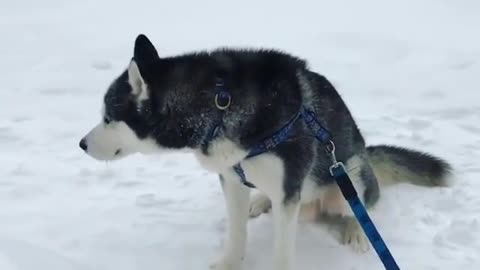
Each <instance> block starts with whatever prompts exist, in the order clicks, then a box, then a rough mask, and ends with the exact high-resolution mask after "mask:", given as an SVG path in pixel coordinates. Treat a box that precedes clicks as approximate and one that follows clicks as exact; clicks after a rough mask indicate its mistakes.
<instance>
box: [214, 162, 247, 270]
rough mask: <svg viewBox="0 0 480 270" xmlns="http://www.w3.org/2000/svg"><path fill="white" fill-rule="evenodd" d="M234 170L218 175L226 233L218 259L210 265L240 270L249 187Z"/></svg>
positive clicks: (243, 252) (245, 235)
mask: <svg viewBox="0 0 480 270" xmlns="http://www.w3.org/2000/svg"><path fill="white" fill-rule="evenodd" d="M238 178H239V177H238V176H237V175H236V174H234V172H233V171H232V172H228V173H224V174H222V175H221V176H220V180H221V183H222V188H223V193H224V195H225V201H226V204H227V219H228V221H227V234H226V239H225V243H224V251H223V255H222V256H221V258H220V260H219V261H218V262H217V263H216V264H214V265H212V267H211V269H215V270H240V269H241V268H242V264H243V258H244V257H245V248H246V240H247V221H248V211H249V200H250V189H249V188H248V187H246V186H244V185H243V184H242V183H241V182H240V179H238Z"/></svg>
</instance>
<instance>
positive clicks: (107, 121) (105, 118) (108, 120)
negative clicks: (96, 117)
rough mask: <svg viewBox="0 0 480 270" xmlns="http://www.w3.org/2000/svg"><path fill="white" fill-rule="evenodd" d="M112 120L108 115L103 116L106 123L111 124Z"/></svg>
mask: <svg viewBox="0 0 480 270" xmlns="http://www.w3.org/2000/svg"><path fill="white" fill-rule="evenodd" d="M110 121H111V120H110V119H109V118H108V117H106V116H104V117H103V122H104V123H105V124H106V125H108V124H110Z"/></svg>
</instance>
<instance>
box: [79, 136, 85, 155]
mask: <svg viewBox="0 0 480 270" xmlns="http://www.w3.org/2000/svg"><path fill="white" fill-rule="evenodd" d="M79 145H80V148H82V149H83V151H85V152H86V151H87V141H85V139H82V140H81V141H80V144H79Z"/></svg>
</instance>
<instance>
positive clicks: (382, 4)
mask: <svg viewBox="0 0 480 270" xmlns="http://www.w3.org/2000/svg"><path fill="white" fill-rule="evenodd" d="M479 12H480V2H478V1H476V0H457V1H447V0H422V1H419V0H403V1H381V0H362V1H356V0H349V1H347V0H337V1H327V0H323V1H318V0H317V1H311V2H308V1H291V2H290V3H283V2H281V1H273V0H270V1H262V2H261V1H245V0H243V1H236V2H234V3H228V2H227V1H220V0H214V1H209V0H204V1H191V2H190V1H188V2H187V1H184V2H182V1H154V0H151V1H147V0H144V1H114V0H104V1H97V0H84V1H66V0H41V1H35V0H16V1H1V2H0V36H1V39H0V59H1V60H2V64H1V65H0V74H1V75H0V89H1V90H0V91H1V98H0V269H1V270H97V269H102V270H103V269H104V270H136V269H142V270H150V269H152V270H153V269H172V270H177V269H208V265H209V262H210V261H211V259H213V258H215V255H216V254H217V253H218V251H219V250H220V246H221V239H222V236H223V230H224V216H225V213H224V204H223V197H222V194H221V190H220V186H219V184H218V180H217V177H216V176H215V175H212V174H209V173H206V172H205V171H203V170H202V169H201V168H200V167H199V166H198V165H197V164H196V162H195V160H194V159H193V157H191V156H189V155H186V154H171V155H165V156H149V157H143V156H133V157H131V158H128V159H126V160H122V161H119V162H115V163H109V164H103V163H99V162H96V161H94V160H93V159H91V158H89V157H88V156H87V155H85V154H84V153H82V151H81V150H80V148H79V147H78V145H77V144H78V141H79V139H80V138H81V137H82V136H83V135H84V134H85V133H86V132H87V131H88V130H89V129H90V128H91V127H92V126H93V125H94V124H96V123H97V121H99V120H100V114H99V111H100V105H101V98H102V95H103V93H104V91H105V90H106V87H107V86H108V85H109V83H110V82H111V80H112V79H113V78H114V77H115V76H117V75H118V74H119V73H120V72H121V71H122V70H123V69H124V68H125V67H126V66H127V64H128V62H129V59H130V57H131V56H132V50H133V40H134V38H135V37H136V35H137V34H138V33H145V34H147V35H148V36H149V37H150V38H151V40H152V41H153V42H154V43H155V45H156V46H157V48H158V51H159V53H160V54H161V55H172V54H177V53H182V52H185V51H190V50H199V49H209V48H214V47H217V46H225V45H227V46H235V47H237V46H238V47H239V46H249V47H256V46H265V47H274V48H281V49H283V50H286V51H289V52H292V53H295V54H297V55H299V56H301V57H304V58H306V59H308V60H309V61H310V66H311V67H312V68H313V69H314V70H316V71H318V72H320V73H323V74H325V75H326V76H327V77H328V78H329V79H330V80H332V81H333V82H334V83H335V85H336V87H337V89H338V91H339V92H340V93H341V94H342V96H343V97H344V99H345V100H346V102H347V104H348V105H349V106H350V108H351V110H352V112H353V113H354V115H355V117H356V119H357V120H358V123H359V125H360V128H361V129H362V130H363V132H364V134H365V137H366V139H367V140H368V142H369V143H370V144H377V143H389V144H395V145H401V146H407V147H414V148H416V149H421V150H425V151H428V152H431V153H433V154H436V155H439V156H441V157H444V158H446V159H447V160H449V161H450V162H451V163H452V164H453V165H454V166H455V168H456V170H457V172H456V178H457V180H456V182H455V183H454V185H453V186H452V187H450V188H438V189H428V188H421V187H415V186H411V185H406V184H405V185H400V186H396V187H392V188H390V189H388V190H385V191H384V193H383V199H382V201H381V203H380V204H379V206H378V208H377V209H376V210H375V211H374V212H373V213H372V216H373V218H374V219H375V221H376V223H377V226H378V228H379V230H380V231H381V232H382V234H383V236H384V238H385V239H386V241H387V242H388V244H389V246H390V248H391V251H392V252H393V254H394V255H395V257H396V258H397V260H398V262H399V264H400V266H401V267H402V269H409V270H424V269H462V270H470V269H472V270H473V269H480V258H479V257H480V256H479V254H480V195H479V193H480V180H479V179H480V163H479V158H480V127H479V126H478V125H479V123H480V105H479V104H478V102H479V100H480V94H479V89H480V81H479V74H480V38H479V37H478V30H479V27H480V17H479V16H478V14H479ZM271 223H272V222H271V217H270V216H268V215H264V216H261V217H260V218H258V219H256V220H253V221H252V222H251V223H250V225H249V230H250V234H249V244H248V255H247V259H246V266H247V267H246V269H270V268H269V267H270V258H271V247H272V235H271V225H272V224H271ZM337 237H338V235H336V234H335V232H331V231H330V229H329V228H327V227H325V226H315V225H311V224H302V225H301V226H300V228H299V233H298V252H297V253H298V256H297V260H298V268H297V269H305V270H308V269H312V270H314V269H315V270H319V269H339V270H342V269H344V270H351V269H382V266H381V264H380V263H379V261H378V259H377V258H376V256H375V255H374V252H373V251H371V252H369V253H368V254H364V255H359V254H355V253H354V252H353V251H351V250H350V249H349V248H348V247H345V246H342V245H340V244H339V243H338V241H337V239H336V238H337Z"/></svg>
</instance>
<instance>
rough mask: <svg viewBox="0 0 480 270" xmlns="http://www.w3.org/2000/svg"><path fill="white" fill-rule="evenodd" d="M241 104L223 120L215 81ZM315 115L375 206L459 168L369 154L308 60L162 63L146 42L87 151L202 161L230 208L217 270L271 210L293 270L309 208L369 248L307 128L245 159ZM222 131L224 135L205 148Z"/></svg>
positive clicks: (224, 56) (405, 155)
mask: <svg viewBox="0 0 480 270" xmlns="http://www.w3.org/2000/svg"><path fill="white" fill-rule="evenodd" d="M216 77H221V78H222V79H223V80H224V81H225V88H226V90H227V91H229V93H230V94H231V96H232V103H231V106H230V107H229V108H228V109H227V110H226V111H225V112H224V113H222V112H221V111H220V110H219V109H218V108H217V107H216V106H215V102H214V97H215V91H214V89H215V79H216ZM302 105H305V106H307V107H309V108H311V109H313V110H314V111H315V113H316V115H317V116H318V119H319V120H320V121H321V123H322V125H323V126H324V127H326V128H327V129H328V130H329V131H330V132H331V133H332V134H333V138H334V141H335V143H336V146H337V151H336V154H337V158H338V159H339V160H341V161H343V162H344V163H345V164H346V166H347V169H348V170H349V173H350V176H351V178H352V180H353V182H354V185H355V187H356V188H357V191H358V192H359V194H360V195H361V197H362V200H363V201H364V203H365V204H366V205H367V207H372V206H373V205H375V203H376V202H377V200H378V198H379V196H380V189H379V182H378V181H377V178H381V180H382V182H385V183H386V182H399V181H412V182H414V183H417V184H422V185H430V186H437V185H444V184H445V181H446V176H447V174H448V172H449V170H450V167H449V165H448V164H447V163H445V162H444V161H442V160H440V159H438V158H435V157H432V156H430V155H427V154H423V153H420V152H416V151H412V150H407V149H403V148H396V147H391V146H373V147H368V148H367V147H366V146H365V142H364V139H363V137H362V135H361V133H360V131H359V129H358V128H357V126H356V124H355V121H354V120H353V118H352V116H351V114H350V112H349V111H348V109H347V107H346V106H345V104H344V102H343V101H342V99H341V98H340V96H339V95H338V93H337V91H336V90H335V88H334V87H333V86H332V85H331V84H330V83H329V82H328V80H327V79H326V78H324V77H323V76H321V75H319V74H317V73H315V72H312V71H311V70H309V69H308V67H307V65H306V62H305V61H303V60H301V59H298V58H295V57H293V56H291V55H288V54H285V53H281V52H278V51H272V50H229V49H218V50H214V51H211V52H199V53H192V54H186V55H181V56H175V57H168V58H160V57H159V56H158V54H157V51H156V49H155V48H154V46H153V45H152V43H151V42H150V41H149V40H148V39H147V37H145V36H144V35H140V36H138V38H137V40H136V42H135V49H134V57H133V59H132V60H131V62H130V64H129V67H128V68H127V70H126V71H125V72H124V73H122V74H121V75H120V76H119V77H118V78H117V79H116V80H115V81H114V82H113V83H112V85H111V86H110V88H109V89H108V91H107V93H106V95H105V100H104V110H103V114H104V115H103V120H102V121H101V122H100V123H99V124H98V125H97V126H96V127H95V128H94V129H93V130H92V131H91V132H90V133H88V134H87V135H86V136H85V137H84V138H83V139H82V141H81V143H80V146H81V147H82V149H84V150H85V151H86V152H87V153H88V154H89V155H90V156H92V157H94V158H96V159H98V160H115V159H119V158H123V157H125V156H128V155H129V154H132V153H137V152H140V153H151V152H164V151H165V150H188V151H191V152H193V153H194V154H195V156H196V157H197V159H198V161H199V162H200V164H201V165H202V166H203V167H204V168H206V169H208V170H210V171H213V172H216V173H218V174H219V177H220V180H221V184H222V188H223V191H224V194H225V199H226V204H227V210H228V230H227V236H226V239H225V241H226V242H225V247H224V253H223V256H222V257H221V258H220V260H219V261H218V262H217V263H215V264H214V265H212V269H217V270H227V269H228V270H234V269H235V270H238V269H241V268H242V260H243V258H244V255H245V246H246V238H247V220H248V217H249V215H251V216H256V215H259V214H260V213H262V212H264V211H267V210H268V209H270V208H271V209H272V213H273V219H274V239H275V240H274V241H275V243H274V258H273V264H274V265H273V269H276V270H287V269H293V268H294V253H295V246H294V243H295V234H296V225H297V219H298V216H299V212H300V208H301V206H302V205H308V204H309V203H311V202H316V207H315V212H318V213H319V214H329V215H339V216H342V217H344V218H343V219H344V221H345V224H346V225H345V228H344V232H343V240H344V242H345V243H349V244H351V245H352V246H354V248H356V249H358V250H366V249H367V248H368V243H367V242H366V239H365V237H364V236H363V232H362V231H361V229H360V227H359V225H358V224H357V222H356V221H355V219H354V218H353V217H352V213H351V212H350V211H349V209H348V207H347V205H346V203H345V202H344V200H343V198H342V197H341V194H340V192H339V190H338V188H337V187H336V185H335V184H334V182H333V180H332V177H330V175H329V172H328V168H329V166H330V160H329V158H328V157H327V155H326V154H325V152H324V151H325V150H324V146H323V145H321V144H319V143H318V142H317V141H316V140H315V139H314V138H313V137H312V136H311V134H310V131H309V130H308V129H307V128H306V127H305V126H304V123H303V122H302V121H298V122H297V123H296V124H295V125H294V127H293V130H292V131H291V139H289V140H287V141H286V142H284V143H281V144H280V145H278V146H277V147H276V148H274V149H273V150H272V151H270V152H268V153H265V154H262V155H259V156H256V157H254V158H250V159H245V157H246V155H247V153H248V151H249V149H250V148H251V147H252V146H254V145H255V144H256V143H257V142H259V141H260V140H261V139H263V138H265V137H267V136H270V135H271V134H272V133H274V132H275V131H276V130H278V129H279V128H280V127H282V126H283V125H284V124H285V123H286V122H287V121H288V120H289V119H291V118H292V117H293V116H294V115H295V114H296V113H298V111H299V110H300V108H301V106H302ZM219 122H220V123H221V129H220V132H219V135H218V136H216V137H215V139H213V140H212V141H208V139H207V138H208V137H209V133H210V132H211V130H212V128H213V127H214V126H215V125H217V124H218V123H219ZM239 162H240V163H241V165H242V167H243V169H244V171H245V174H246V177H247V179H248V181H249V182H251V183H253V184H254V185H255V186H256V187H257V188H258V189H259V190H260V191H261V192H262V193H261V194H260V195H256V196H255V197H254V199H253V200H252V202H251V204H249V202H250V199H249V198H250V189H249V188H247V187H245V186H244V185H242V184H241V183H240V181H239V176H238V175H237V174H236V173H235V172H234V171H233V169H232V166H233V165H235V164H237V163H239Z"/></svg>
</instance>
